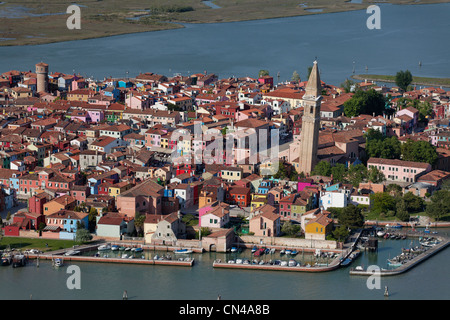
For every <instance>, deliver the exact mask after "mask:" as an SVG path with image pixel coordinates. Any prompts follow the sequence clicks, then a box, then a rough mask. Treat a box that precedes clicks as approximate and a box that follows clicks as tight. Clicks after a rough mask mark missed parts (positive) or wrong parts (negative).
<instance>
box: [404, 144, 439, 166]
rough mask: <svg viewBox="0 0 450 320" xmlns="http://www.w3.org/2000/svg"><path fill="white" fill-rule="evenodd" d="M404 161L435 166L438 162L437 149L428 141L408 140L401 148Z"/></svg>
mask: <svg viewBox="0 0 450 320" xmlns="http://www.w3.org/2000/svg"><path fill="white" fill-rule="evenodd" d="M401 150H402V159H403V160H405V161H415V162H425V163H429V164H431V165H434V164H435V163H436V161H437V160H438V154H437V151H436V147H435V146H433V145H432V144H430V143H429V142H428V141H413V140H411V139H408V140H407V141H406V142H405V143H403V144H402V146H401Z"/></svg>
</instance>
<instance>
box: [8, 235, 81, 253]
mask: <svg viewBox="0 0 450 320" xmlns="http://www.w3.org/2000/svg"><path fill="white" fill-rule="evenodd" d="M75 244H78V243H76V242H74V241H73V240H53V239H34V238H19V237H3V238H2V239H1V241H0V250H5V249H7V248H10V249H15V250H22V251H23V250H30V249H37V250H40V251H43V252H46V251H53V250H59V249H66V248H72V247H73V246H74V245H75Z"/></svg>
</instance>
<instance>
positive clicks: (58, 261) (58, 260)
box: [53, 258, 63, 268]
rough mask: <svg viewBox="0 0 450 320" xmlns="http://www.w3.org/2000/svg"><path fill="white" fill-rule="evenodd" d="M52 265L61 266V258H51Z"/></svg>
mask: <svg viewBox="0 0 450 320" xmlns="http://www.w3.org/2000/svg"><path fill="white" fill-rule="evenodd" d="M53 266H54V267H56V268H59V267H62V266H63V260H62V259H61V258H56V259H55V260H53Z"/></svg>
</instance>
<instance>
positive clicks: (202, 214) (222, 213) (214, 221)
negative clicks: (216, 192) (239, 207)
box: [198, 201, 230, 228]
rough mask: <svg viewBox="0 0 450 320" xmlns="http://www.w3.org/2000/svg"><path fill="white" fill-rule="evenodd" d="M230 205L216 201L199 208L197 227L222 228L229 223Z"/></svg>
mask: <svg viewBox="0 0 450 320" xmlns="http://www.w3.org/2000/svg"><path fill="white" fill-rule="evenodd" d="M229 208H230V205H229V204H227V203H225V202H219V201H216V202H214V203H213V204H211V205H208V206H205V207H202V208H200V211H199V215H198V216H199V220H198V225H199V227H205V228H223V227H224V225H225V224H227V223H228V222H229V221H230V210H229Z"/></svg>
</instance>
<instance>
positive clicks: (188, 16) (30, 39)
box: [0, 0, 450, 47]
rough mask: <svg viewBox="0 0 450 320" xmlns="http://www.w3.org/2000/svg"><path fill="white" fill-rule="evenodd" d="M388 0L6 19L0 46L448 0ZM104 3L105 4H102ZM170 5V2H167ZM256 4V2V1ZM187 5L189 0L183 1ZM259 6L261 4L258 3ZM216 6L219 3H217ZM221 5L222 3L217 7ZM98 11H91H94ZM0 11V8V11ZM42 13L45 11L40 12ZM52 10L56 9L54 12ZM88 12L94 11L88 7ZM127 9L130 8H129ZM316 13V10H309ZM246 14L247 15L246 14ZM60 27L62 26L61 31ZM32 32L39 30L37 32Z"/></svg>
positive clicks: (96, 37) (48, 42) (105, 36)
mask: <svg viewBox="0 0 450 320" xmlns="http://www.w3.org/2000/svg"><path fill="white" fill-rule="evenodd" d="M415 1H416V0H388V1H386V2H373V3H372V2H371V1H369V2H368V3H352V2H351V1H350V0H344V1H343V2H344V3H345V5H339V6H337V5H336V3H334V2H329V3H328V2H324V3H321V4H317V5H316V4H310V3H309V2H308V1H306V2H305V3H308V6H306V7H304V8H303V7H302V8H301V10H300V11H297V10H294V11H295V12H294V11H292V10H291V11H287V10H286V7H283V6H279V7H276V6H272V7H270V9H273V10H272V11H270V10H267V8H265V9H266V10H265V11H262V12H260V13H259V14H258V13H257V12H256V11H253V10H252V11H249V7H248V6H247V7H246V6H243V7H242V10H237V8H236V6H235V7H232V8H230V7H229V6H221V7H220V8H218V9H210V8H209V10H205V9H204V8H198V7H196V8H195V10H193V11H191V12H184V13H179V14H178V15H176V16H173V17H172V16H171V17H167V20H164V21H163V20H154V21H151V20H148V21H147V22H145V21H143V22H142V23H140V22H137V21H133V22H130V21H129V20H127V19H129V18H130V17H128V18H124V17H126V15H127V14H128V15H132V17H139V16H145V15H143V14H142V13H136V12H135V11H134V12H133V11H130V12H128V13H126V14H125V13H120V14H119V13H110V14H112V17H116V16H117V17H118V18H117V19H116V20H114V19H113V20H111V19H110V18H105V19H92V17H93V16H97V17H98V16H105V17H109V15H99V14H97V15H95V12H92V13H91V15H90V16H88V17H87V18H86V19H85V20H84V21H83V22H82V30H66V29H65V25H66V19H67V18H68V16H69V15H50V16H45V14H44V15H43V16H40V17H25V18H21V19H7V18H0V21H1V22H2V24H3V23H6V25H8V27H9V31H7V32H1V31H0V47H9V46H30V45H43V44H51V43H59V42H67V41H77V40H88V39H98V38H107V37H111V36H118V35H127V34H135V33H143V32H153V31H165V30H173V29H178V28H184V27H185V26H184V25H185V24H211V23H227V22H244V21H257V20H269V19H282V18H293V17H300V16H308V15H315V14H326V13H343V12H351V11H358V10H365V9H366V8H367V6H369V5H371V4H394V5H424V4H443V3H448V2H450V0H420V2H415ZM105 2H106V3H107V2H108V1H105ZM168 2H170V1H168ZM256 2H257V1H256ZM0 3H1V2H0ZM187 3H189V1H187ZM262 3H265V2H264V1H262ZM219 4H221V3H220V2H219ZM221 5H222V4H221ZM98 9H99V8H95V10H98ZM120 9H121V10H122V9H123V10H128V9H129V8H125V7H123V8H120ZM0 10H1V8H0ZM44 10H45V9H44ZM55 10H56V9H55ZM91 10H94V8H93V7H91ZM129 10H131V9H129ZM310 10H319V11H310ZM246 13H248V14H246ZM61 26H64V27H63V28H61ZM36 30H39V33H37V31H36Z"/></svg>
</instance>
